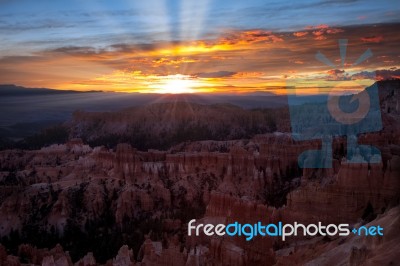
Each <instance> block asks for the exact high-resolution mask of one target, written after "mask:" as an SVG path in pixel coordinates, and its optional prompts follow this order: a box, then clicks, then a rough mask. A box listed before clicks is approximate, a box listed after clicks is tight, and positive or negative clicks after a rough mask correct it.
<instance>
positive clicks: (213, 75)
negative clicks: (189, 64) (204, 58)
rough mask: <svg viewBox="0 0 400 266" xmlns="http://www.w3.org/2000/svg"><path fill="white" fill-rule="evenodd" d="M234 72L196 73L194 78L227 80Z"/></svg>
mask: <svg viewBox="0 0 400 266" xmlns="http://www.w3.org/2000/svg"><path fill="white" fill-rule="evenodd" d="M235 74H236V72H232V71H216V72H202V73H196V74H194V76H196V77H198V78H227V77H232V76H233V75H235Z"/></svg>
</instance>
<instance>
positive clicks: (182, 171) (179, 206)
mask: <svg viewBox="0 0 400 266" xmlns="http://www.w3.org/2000/svg"><path fill="white" fill-rule="evenodd" d="M378 85H379V89H380V104H381V107H382V109H381V112H382V121H383V129H382V130H381V131H379V132H375V133H365V134H361V135H359V136H358V142H359V143H362V144H368V145H373V146H375V147H377V148H378V149H379V150H380V151H381V155H382V160H380V161H379V162H369V163H367V162H359V163H353V162H351V161H349V160H347V159H346V154H347V148H346V141H347V140H346V138H345V137H338V138H335V139H334V141H333V146H332V151H333V167H332V168H327V169H312V168H304V169H302V168H299V166H298V156H299V155H300V154H301V153H302V152H303V151H306V150H310V149H316V148H318V147H320V145H321V144H320V141H318V140H308V141H294V140H293V138H292V136H291V134H290V122H289V118H288V112H287V111H285V110H283V111H282V112H279V114H277V116H278V118H279V119H277V120H276V121H277V122H276V125H274V127H276V131H275V132H271V133H262V131H271V127H272V124H271V122H270V121H269V120H268V119H269V118H268V117H265V116H263V115H262V113H260V112H258V111H257V112H255V113H252V115H251V116H249V114H248V113H247V112H245V111H241V110H239V111H238V110H236V109H235V108H236V107H233V106H225V105H218V106H216V107H215V106H213V107H211V108H207V107H206V106H200V105H187V104H178V105H176V104H175V105H173V106H174V108H178V110H181V109H182V108H183V110H186V111H182V110H181V111H179V112H177V113H179V114H181V117H178V118H176V117H175V118H174V119H175V120H174V121H178V122H179V121H180V122H182V121H191V122H190V123H192V124H190V123H189V125H198V124H201V123H203V122H202V121H204V120H207V118H209V117H212V118H213V119H212V120H211V119H209V120H210V122H209V123H208V125H209V128H208V129H207V132H208V133H207V134H206V135H208V134H209V131H212V132H213V133H212V134H214V133H215V132H217V133H218V134H220V132H223V131H222V129H223V128H226V127H228V126H227V125H224V124H223V123H222V121H233V122H232V123H233V125H235V126H232V127H231V128H230V130H229V131H228V132H225V131H224V134H227V136H229V137H226V136H225V135H221V139H219V138H217V137H215V136H217V135H218V134H216V133H215V134H214V135H213V136H214V138H211V139H214V140H208V139H207V140H196V137H193V138H194V139H195V140H192V139H191V138H192V133H191V131H189V130H187V132H186V133H187V135H188V137H185V138H184V140H183V141H181V139H180V138H179V140H180V141H172V142H168V143H169V144H170V143H172V144H173V145H172V146H170V147H168V148H165V149H153V148H149V149H147V150H144V149H143V148H144V147H147V146H148V145H150V144H148V143H147V144H146V145H143V147H140V149H139V148H138V147H135V146H132V143H123V142H119V141H118V143H116V144H115V145H93V143H94V142H96V141H98V140H100V139H102V138H104V137H105V133H110V134H120V133H121V132H122V133H123V134H125V133H124V132H126V131H127V125H130V126H131V127H130V130H132V131H129V134H134V132H135V128H136V129H137V128H138V125H139V124H140V125H141V128H140V130H141V131H140V132H141V134H142V133H143V132H148V134H149V138H150V139H151V138H154V139H157V137H156V136H158V138H160V136H169V135H168V134H169V132H175V131H176V130H178V128H179V125H180V122H179V123H177V124H173V123H172V122H171V120H170V119H169V118H168V117H171V116H172V115H173V114H171V113H168V112H163V110H170V107H171V105H168V104H162V105H157V106H150V107H146V108H139V109H135V110H134V112H133V114H132V113H131V112H130V111H123V112H122V115H121V113H119V114H118V113H108V114H103V113H102V114H98V113H93V114H91V113H79V112H78V113H75V114H74V117H73V119H72V120H71V121H69V122H67V124H66V127H68V128H69V129H71V130H70V131H69V132H70V138H69V140H68V141H67V142H66V143H61V144H53V145H50V146H46V147H42V148H40V149H34V150H21V149H9V150H3V151H0V165H1V171H0V204H1V205H0V237H1V245H0V260H1V261H2V262H1V263H0V265H24V264H25V265H31V264H33V265H46V266H47V265H63V266H64V265H68V266H69V265H83V266H89V265H98V264H101V265H121V266H122V265H221V266H222V265H238V266H240V265H304V264H307V263H309V265H321V264H324V265H335V263H334V260H335V257H337V256H338V254H340V260H341V261H342V263H343V264H344V265H364V264H366V263H367V261H368V263H371V265H372V263H373V262H375V263H379V264H382V265H383V264H384V263H386V264H390V263H391V262H392V263H395V262H398V261H399V254H398V251H397V250H398V248H399V243H400V242H399V240H400V239H399V238H400V236H399V232H398V230H399V229H398V228H399V221H400V212H399V207H398V206H399V204H400V178H399V177H400V128H399V125H400V124H399V122H400V110H399V107H398V101H399V98H400V94H399V93H398V91H399V88H400V86H399V85H400V84H399V82H398V81H392V82H388V81H385V82H381V83H380V84H378ZM165 106H168V108H166V109H165ZM193 106H194V107H195V108H200V109H201V111H199V112H198V113H201V114H203V116H200V117H199V116H198V115H197V114H198V113H197V112H193V113H188V111H187V110H188V108H193ZM215 108H217V111H215ZM221 108H222V109H223V110H228V111H227V112H226V113H223V115H220V116H218V114H220V113H221ZM232 109H234V110H235V111H234V112H231V111H232ZM126 112H128V114H127V113H126ZM137 112H139V113H140V114H141V115H138V114H137ZM143 112H144V114H143ZM274 112H277V111H274ZM277 113H278V112H277ZM151 114H153V116H154V117H156V118H154V117H153V118H151ZM237 114H239V115H237ZM99 117H102V120H101V121H99V119H98V118H99ZM138 117H139V118H140V119H142V120H140V119H139V118H138ZM194 117H195V118H196V119H197V120H196V119H195V118H194ZM234 119H235V120H234ZM132 120H133V121H134V122H132V123H127V122H126V121H132ZM152 121H153V122H154V121H156V123H152ZM199 121H200V122H199ZM243 121H246V122H245V123H243ZM248 121H250V122H248ZM261 122H262V123H261ZM136 123H137V124H136ZM182 123H183V122H182ZM248 123H249V124H248ZM252 123H254V124H257V125H258V124H260V123H261V125H260V127H256V128H255V127H254V125H253V124H252ZM186 124H187V123H186ZM135 125H136V126H135ZM241 125H246V126H245V127H241ZM168 126H170V127H172V129H169V128H168ZM193 128H194V126H193ZM250 129H251V130H252V131H251V134H249V130H250ZM169 130H170V131H169ZM194 131H197V130H194ZM93 132H97V133H93ZM243 132H244V133H243ZM221 134H222V133H221ZM88 136H91V137H92V138H93V139H90V138H89V137H88ZM218 136H219V135H218ZM202 138H203V136H201V139H202ZM95 139H97V140H95ZM145 139H148V138H147V137H146V138H145ZM135 141H139V140H135ZM89 143H90V144H89ZM99 143H101V141H99ZM164 144H165V145H166V143H163V145H161V146H163V147H164ZM151 145H153V143H151ZM360 156H361V155H360ZM191 219H197V220H198V221H201V222H204V223H212V224H217V223H225V224H226V223H230V222H234V221H238V222H241V223H255V222H258V221H261V222H263V223H277V222H279V221H282V222H284V223H292V222H294V221H297V222H301V223H305V224H308V223H315V222H316V221H321V222H322V223H324V224H328V223H336V224H337V223H349V224H351V225H354V226H356V225H360V224H381V225H384V226H385V230H386V231H385V235H384V236H382V237H378V238H368V237H364V236H352V235H351V236H348V237H322V236H316V237H312V238H307V237H301V236H298V237H292V238H290V239H288V240H287V241H285V242H283V241H281V240H280V239H279V238H271V237H256V238H254V239H253V240H252V241H246V240H245V238H244V237H227V236H223V237H217V236H213V237H208V236H204V235H200V236H198V237H195V236H190V237H189V236H188V235H187V223H188V221H189V220H191ZM386 232H387V233H386ZM333 251H335V252H333ZM383 254H384V255H383ZM367 258H368V260H367ZM393 265H394V264H393Z"/></svg>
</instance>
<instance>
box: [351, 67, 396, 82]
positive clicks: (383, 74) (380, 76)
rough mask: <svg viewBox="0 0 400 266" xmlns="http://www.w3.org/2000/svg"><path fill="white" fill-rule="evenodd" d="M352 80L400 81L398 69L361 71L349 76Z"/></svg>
mask: <svg viewBox="0 0 400 266" xmlns="http://www.w3.org/2000/svg"><path fill="white" fill-rule="evenodd" d="M351 78H352V79H354V80H357V79H373V80H385V79H400V69H398V68H391V69H379V70H377V71H375V72H373V71H361V72H359V73H356V74H354V75H352V76H351Z"/></svg>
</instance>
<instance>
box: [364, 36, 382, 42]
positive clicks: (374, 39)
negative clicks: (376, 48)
mask: <svg viewBox="0 0 400 266" xmlns="http://www.w3.org/2000/svg"><path fill="white" fill-rule="evenodd" d="M361 41H363V42H367V43H380V42H382V41H383V36H371V37H363V38H361Z"/></svg>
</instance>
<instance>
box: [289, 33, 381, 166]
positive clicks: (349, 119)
mask: <svg viewBox="0 0 400 266" xmlns="http://www.w3.org/2000/svg"><path fill="white" fill-rule="evenodd" d="M346 47H347V40H339V48H340V57H341V67H342V68H343V67H344V65H345V58H346ZM371 56H372V52H371V50H370V49H368V50H367V51H366V52H364V53H363V54H362V55H361V56H360V58H359V59H358V60H356V62H355V63H354V64H353V66H354V65H358V64H360V63H361V62H363V61H364V60H366V59H368V58H369V57H371ZM315 57H316V59H317V60H319V61H321V62H323V63H325V64H326V65H328V66H331V67H335V65H334V64H333V63H332V62H331V61H330V60H329V59H328V58H327V57H326V56H325V55H323V54H322V53H321V52H318V53H317V54H316V56H315ZM338 72H340V73H344V71H342V70H339V71H338ZM302 87H303V88H310V82H309V81H306V80H300V79H289V80H287V91H288V105H289V112H290V123H291V128H292V138H293V139H294V140H297V141H312V140H320V141H321V145H320V147H318V149H315V150H307V151H305V152H303V153H301V154H300V156H299V157H298V163H299V166H300V167H301V168H331V167H332V160H333V151H332V140H333V138H334V137H338V136H346V137H347V162H350V163H367V162H369V163H379V162H381V153H380V151H379V149H377V148H376V147H374V146H371V145H360V144H358V142H357V136H358V135H359V134H362V133H368V132H377V131H380V130H381V129H382V119H381V112H380V105H379V94H378V87H377V85H376V83H375V84H374V85H372V86H370V87H368V88H367V89H365V87H364V85H361V84H359V83H358V82H357V80H351V79H350V77H349V76H346V75H342V76H341V77H339V78H338V77H336V78H335V79H334V80H329V81H326V82H324V83H323V84H317V85H316V86H315V88H316V89H318V90H319V91H321V90H322V91H324V92H326V93H325V94H322V95H320V96H315V95H314V96H304V95H303V96H301V95H297V94H296V90H301V89H302ZM344 88H352V89H356V90H357V91H358V92H357V93H354V94H349V93H347V92H346V89H344ZM352 91H354V90H352Z"/></svg>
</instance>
